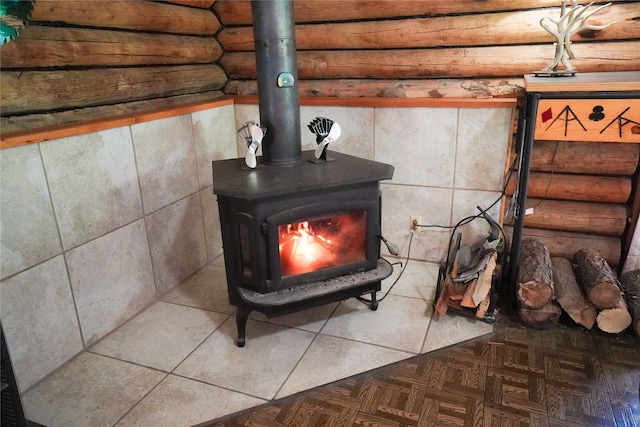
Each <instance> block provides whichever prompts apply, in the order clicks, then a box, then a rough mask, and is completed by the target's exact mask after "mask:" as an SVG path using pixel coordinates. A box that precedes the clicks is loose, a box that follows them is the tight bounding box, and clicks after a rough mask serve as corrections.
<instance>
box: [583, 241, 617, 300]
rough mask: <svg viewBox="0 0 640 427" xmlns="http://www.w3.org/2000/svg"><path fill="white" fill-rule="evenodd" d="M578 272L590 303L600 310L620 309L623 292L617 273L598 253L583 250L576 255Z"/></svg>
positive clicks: (591, 250)
mask: <svg viewBox="0 0 640 427" xmlns="http://www.w3.org/2000/svg"><path fill="white" fill-rule="evenodd" d="M574 262H575V264H576V271H577V273H578V277H579V278H580V281H581V282H582V285H583V286H584V289H585V293H586V295H587V298H588V299H589V301H591V302H592V303H593V305H595V306H596V307H597V308H599V309H607V308H614V307H619V306H620V304H619V301H620V300H621V299H622V292H621V291H620V287H619V286H618V280H617V278H616V275H615V273H614V272H613V270H612V269H611V267H609V264H608V263H607V261H606V260H604V259H603V258H602V257H600V255H599V254H598V252H596V251H594V250H593V249H581V250H579V251H578V252H576V253H575V255H574Z"/></svg>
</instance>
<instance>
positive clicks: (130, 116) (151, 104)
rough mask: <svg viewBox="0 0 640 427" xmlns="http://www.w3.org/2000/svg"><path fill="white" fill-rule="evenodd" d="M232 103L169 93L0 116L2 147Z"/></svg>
mask: <svg viewBox="0 0 640 427" xmlns="http://www.w3.org/2000/svg"><path fill="white" fill-rule="evenodd" d="M222 105H233V100H232V99H230V98H228V97H226V96H224V94H223V93H222V92H220V91H210V92H202V93H196V94H189V95H178V96H170V97H166V98H156V99H148V100H143V101H134V102H126V103H122V104H114V105H101V106H99V107H87V108H79V109H74V110H69V111H61V112H59V113H47V114H31V115H27V116H15V117H2V118H0V129H1V130H2V137H1V138H0V148H2V149H4V148H9V147H17V146H20V145H27V144H33V143H37V142H43V141H50V140H53V139H59V138H66V137H70V136H76V135H82V134H87V133H90V132H98V131H101V130H105V129H112V128H114V127H121V126H129V125H132V124H135V123H142V122H146V121H151V120H158V119H162V118H166V117H172V116H176V115H179V114H189V113H192V112H194V111H202V110H204V109H209V108H215V107H217V106H222Z"/></svg>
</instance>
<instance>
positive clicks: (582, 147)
mask: <svg viewBox="0 0 640 427" xmlns="http://www.w3.org/2000/svg"><path fill="white" fill-rule="evenodd" d="M639 160H640V144H615V143H607V144H603V143H600V142H567V141H536V142H535V144H533V151H532V152H531V168H530V169H531V170H532V171H538V172H551V171H553V172H555V173H578V174H594V175H623V176H631V175H633V174H634V173H635V171H636V169H637V167H638V161H639Z"/></svg>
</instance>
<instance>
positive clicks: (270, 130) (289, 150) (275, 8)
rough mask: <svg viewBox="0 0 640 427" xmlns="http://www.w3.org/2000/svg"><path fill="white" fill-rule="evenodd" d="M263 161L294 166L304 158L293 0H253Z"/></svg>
mask: <svg viewBox="0 0 640 427" xmlns="http://www.w3.org/2000/svg"><path fill="white" fill-rule="evenodd" d="M251 12H252V16H253V36H254V40H255V55H256V73H257V80H258V102H259V105H260V124H261V125H262V126H266V128H267V133H266V134H265V136H264V139H263V141H262V162H263V163H264V164H266V165H272V166H292V165H294V164H296V163H298V162H299V161H300V160H301V158H302V155H301V142H300V100H299V95H298V66H297V63H296V38H295V20H294V17H293V0H252V1H251Z"/></svg>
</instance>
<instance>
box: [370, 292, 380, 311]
mask: <svg viewBox="0 0 640 427" xmlns="http://www.w3.org/2000/svg"><path fill="white" fill-rule="evenodd" d="M369 308H370V309H371V310H373V311H376V310H377V309H378V300H377V299H376V293H375V292H371V305H370V306H369Z"/></svg>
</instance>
